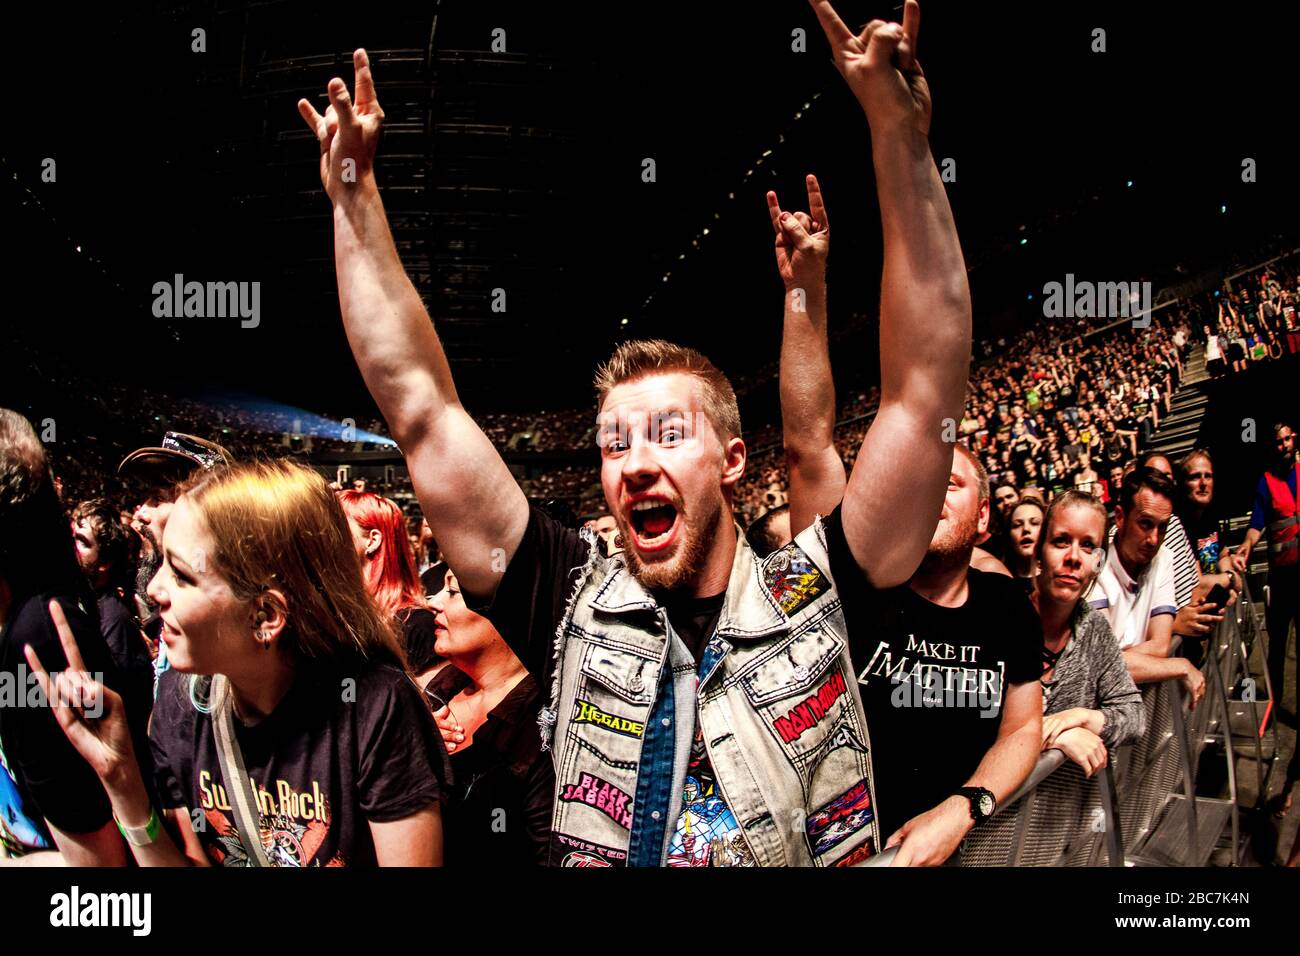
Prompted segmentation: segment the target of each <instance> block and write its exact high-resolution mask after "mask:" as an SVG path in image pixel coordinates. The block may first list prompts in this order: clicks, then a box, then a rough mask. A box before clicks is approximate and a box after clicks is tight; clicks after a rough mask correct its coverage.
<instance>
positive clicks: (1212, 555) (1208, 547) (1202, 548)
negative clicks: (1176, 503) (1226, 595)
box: [1179, 508, 1223, 574]
mask: <svg viewBox="0 0 1300 956" xmlns="http://www.w3.org/2000/svg"><path fill="white" fill-rule="evenodd" d="M1179 517H1180V518H1182V522H1183V528H1184V530H1186V531H1187V540H1188V541H1189V542H1190V543H1191V545H1192V550H1193V551H1195V552H1196V560H1197V561H1198V562H1199V563H1200V566H1201V572H1202V573H1203V574H1216V573H1218V567H1219V559H1220V558H1221V557H1222V555H1223V542H1221V541H1220V540H1219V516H1218V514H1217V512H1215V510H1214V509H1213V508H1209V509H1207V510H1206V512H1205V514H1203V515H1201V517H1199V518H1197V517H1195V516H1193V515H1192V513H1191V512H1190V511H1188V512H1186V513H1185V514H1182V515H1179Z"/></svg>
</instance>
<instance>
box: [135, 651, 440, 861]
mask: <svg viewBox="0 0 1300 956" xmlns="http://www.w3.org/2000/svg"><path fill="white" fill-rule="evenodd" d="M349 681H351V682H352V683H349ZM189 690H190V681H189V678H188V677H187V675H184V674H179V673H177V672H176V671H174V670H168V671H166V672H165V673H164V674H163V676H162V678H161V680H160V681H159V685H158V701H157V703H156V704H155V705H154V716H153V725H152V728H151V741H152V744H153V753H154V759H155V762H156V764H157V779H158V790H159V792H160V795H161V801H162V806H163V807H164V808H167V809H171V808H177V807H183V808H185V809H186V811H188V812H190V814H191V819H195V818H196V815H195V814H194V811H195V810H197V811H199V814H198V815H197V820H198V823H197V825H196V827H195V828H196V830H197V831H198V837H199V840H200V842H201V843H202V844H203V849H204V852H205V853H207V855H208V858H209V859H210V860H211V861H212V862H213V863H214V864H215V865H218V866H246V865H247V854H246V851H245V849H244V847H243V844H242V843H241V841H242V840H243V839H244V838H245V837H244V835H243V834H240V833H239V832H238V829H237V824H236V822H235V814H234V811H233V810H231V801H230V795H229V794H228V792H227V789H226V782H225V779H224V776H223V774H222V772H221V763H220V760H219V758H218V756H217V745H216V739H215V737H214V735H213V726H212V718H211V716H210V715H208V714H204V713H201V712H200V711H199V710H198V709H197V708H196V707H195V705H194V702H193V700H192V699H191V697H190V692H189ZM235 737H236V739H237V740H238V742H239V747H240V750H241V751H242V752H243V756H244V765H245V767H246V768H247V770H248V775H249V776H250V777H251V778H252V779H253V780H255V781H256V782H257V784H258V794H257V800H258V804H259V807H258V816H259V818H260V825H261V826H262V827H263V828H264V830H266V831H269V833H270V835H271V840H272V845H271V847H270V848H269V850H268V855H269V856H270V857H271V862H272V864H273V865H276V866H375V865H376V863H377V860H376V857H375V845H374V840H373V839H372V837H371V834H370V827H369V822H370V821H374V822H377V823H384V822H389V821H393V820H400V819H403V818H405V817H408V816H410V815H412V814H414V813H417V812H418V811H420V810H423V809H425V808H427V807H429V806H431V805H433V804H435V803H437V802H438V801H439V799H440V797H441V793H442V791H441V788H440V786H439V781H438V770H437V768H440V767H441V766H442V765H443V763H444V761H445V760H446V749H445V748H444V747H443V744H442V736H441V734H439V732H438V731H437V729H436V727H435V726H434V723H433V717H432V715H431V714H430V711H429V707H428V705H427V704H426V703H425V701H424V698H423V697H422V696H421V694H420V690H419V688H418V687H416V685H415V684H414V683H413V682H412V681H411V679H410V678H409V677H407V676H406V674H405V673H403V672H402V671H401V670H399V669H398V668H396V667H393V666H389V665H361V666H358V667H355V668H353V669H350V670H349V671H348V672H347V673H346V676H345V674H344V673H343V672H340V673H339V675H338V676H334V677H331V676H326V675H324V674H317V675H312V674H307V673H301V674H300V675H299V676H298V678H297V680H296V681H295V682H294V684H293V686H292V687H291V688H290V689H289V692H288V693H287V694H286V695H285V696H284V698H283V699H282V700H281V701H280V703H279V704H278V705H277V706H276V708H275V710H274V711H273V712H272V713H271V714H270V715H269V716H267V717H266V718H265V719H264V720H262V721H259V722H258V723H257V724H255V725H253V726H251V727H248V726H244V724H243V723H241V722H240V721H239V720H235Z"/></svg>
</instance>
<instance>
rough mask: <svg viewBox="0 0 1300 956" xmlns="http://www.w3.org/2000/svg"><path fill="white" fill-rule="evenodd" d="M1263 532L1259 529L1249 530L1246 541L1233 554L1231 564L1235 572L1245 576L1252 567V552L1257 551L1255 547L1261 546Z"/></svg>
mask: <svg viewBox="0 0 1300 956" xmlns="http://www.w3.org/2000/svg"><path fill="white" fill-rule="evenodd" d="M1261 533H1262V532H1260V530H1259V529H1258V528H1247V529H1246V539H1245V540H1244V541H1242V542H1241V544H1239V545H1238V546H1237V548H1236V550H1234V551H1233V552H1232V555H1231V564H1232V567H1233V569H1234V570H1236V571H1238V572H1240V573H1242V574H1245V573H1246V570H1247V568H1248V567H1249V566H1250V552H1252V551H1254V550H1255V545H1257V544H1259V539H1260V535H1261Z"/></svg>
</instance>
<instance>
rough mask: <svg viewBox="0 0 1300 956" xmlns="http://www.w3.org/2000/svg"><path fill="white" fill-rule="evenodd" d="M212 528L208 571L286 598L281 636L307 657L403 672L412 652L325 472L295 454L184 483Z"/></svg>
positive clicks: (236, 585)
mask: <svg viewBox="0 0 1300 956" xmlns="http://www.w3.org/2000/svg"><path fill="white" fill-rule="evenodd" d="M183 494H184V496H185V499H186V500H187V501H188V502H189V504H190V505H191V506H192V507H193V508H194V510H195V512H196V513H197V514H198V517H199V520H200V521H201V522H202V523H203V525H204V526H206V527H207V529H208V532H209V533H210V534H211V535H212V539H213V545H214V548H215V553H214V554H211V555H209V556H208V557H209V561H210V568H211V569H212V570H214V571H216V572H217V573H219V574H220V575H221V576H222V577H223V578H225V580H226V582H227V583H228V584H229V585H230V589H231V590H232V591H233V592H234V594H235V596H236V597H237V598H239V599H241V600H251V599H253V598H255V597H256V596H257V595H258V594H260V593H262V592H263V591H266V590H267V589H269V588H275V589H276V590H277V591H279V592H280V593H282V594H283V595H284V598H285V601H286V603H287V605H288V608H287V618H288V625H287V626H286V628H285V630H284V632H283V634H282V636H281V640H282V641H284V643H285V646H286V647H287V648H288V650H289V651H290V653H291V654H292V655H293V656H294V658H295V659H297V660H298V661H299V662H301V663H302V664H305V665H308V666H311V665H320V666H329V665H332V664H344V663H348V662H356V661H357V660H358V659H364V660H368V661H375V662H383V663H388V664H393V665H396V666H398V667H401V668H402V669H403V670H405V669H406V655H405V654H404V653H403V651H402V647H401V644H400V642H399V641H398V640H397V638H396V636H395V635H394V634H393V632H392V630H391V629H390V628H389V626H388V624H387V622H386V621H385V619H384V616H383V614H381V613H380V611H379V608H378V607H377V606H376V605H375V602H374V599H373V598H372V597H371V596H370V593H369V591H368V590H367V589H366V585H365V581H364V579H363V578H362V574H361V563H360V561H359V560H358V559H357V555H356V551H355V550H353V547H352V534H351V531H350V530H349V529H348V523H347V519H346V518H345V517H344V515H343V510H342V508H340V507H339V503H338V500H337V498H336V497H335V494H334V492H333V491H332V490H331V489H330V487H329V485H328V484H326V482H325V479H324V478H322V477H321V476H320V475H318V474H316V473H315V472H314V471H311V470H310V469H308V468H304V467H303V466H301V465H298V464H295V463H293V462H291V461H268V462H252V463H245V464H238V465H231V466H229V467H224V468H217V469H215V470H213V471H210V472H205V473H203V474H201V475H199V476H198V477H196V478H195V479H194V480H193V481H192V482H191V483H190V484H189V485H188V486H187V487H185V488H184V489H183Z"/></svg>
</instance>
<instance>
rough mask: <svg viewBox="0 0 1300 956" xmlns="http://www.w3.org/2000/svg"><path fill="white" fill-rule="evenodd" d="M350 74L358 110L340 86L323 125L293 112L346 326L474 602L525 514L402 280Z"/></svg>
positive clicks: (373, 116) (368, 104) (373, 102)
mask: <svg viewBox="0 0 1300 956" xmlns="http://www.w3.org/2000/svg"><path fill="white" fill-rule="evenodd" d="M353 65H354V66H355V69H356V81H355V87H356V94H357V99H356V103H355V104H354V103H353V102H352V99H351V97H350V96H349V95H348V90H347V85H346V84H345V83H344V82H343V81H342V80H341V79H339V78H337V77H335V78H334V79H332V80H330V82H329V100H330V105H329V108H328V109H327V110H326V112H325V115H324V116H321V115H320V114H319V113H317V112H316V110H315V108H313V107H312V105H311V104H310V103H309V102H307V100H305V99H304V100H300V101H299V102H298V111H299V112H300V113H301V114H302V117H303V119H304V120H306V122H307V124H308V125H309V126H310V127H311V128H312V129H313V131H315V133H316V137H317V139H318V140H319V141H320V176H321V183H322V184H323V185H324V186H325V192H326V194H327V195H328V196H329V198H330V201H331V202H332V203H333V204H334V264H335V269H336V271H337V273H338V283H339V305H340V307H341V309H342V312H343V325H344V328H345V329H346V331H347V336H348V343H349V344H350V345H351V347H352V354H353V355H354V356H355V357H356V360H357V365H358V366H359V367H360V369H361V375H362V377H363V378H364V379H365V382H366V387H367V388H369V389H370V394H371V395H372V396H374V399H375V402H376V403H377V404H378V405H379V409H380V411H381V412H382V413H383V416H384V419H385V420H386V421H387V422H388V427H389V428H390V429H391V430H392V433H393V437H394V438H396V439H397V443H398V445H399V446H400V447H401V449H402V453H403V454H404V455H405V456H406V462H407V466H408V467H409V469H410V472H411V480H412V483H413V484H414V486H415V492H416V495H417V497H418V498H419V499H420V507H421V509H422V510H423V511H424V514H425V516H426V517H427V518H428V521H429V527H430V529H432V531H433V535H434V537H435V538H437V539H438V544H439V545H440V546H441V548H442V551H443V554H444V555H446V558H447V564H448V565H449V566H450V567H451V569H452V570H453V571H455V572H456V576H457V577H458V578H459V579H460V580H461V582H462V583H463V584H464V585H465V587H466V588H468V589H469V590H470V591H471V592H472V593H474V594H476V595H479V596H482V597H489V596H491V595H492V594H494V593H495V591H496V586H497V583H498V581H499V580H500V574H499V569H502V568H504V567H505V564H506V562H508V561H509V559H510V558H511V557H513V555H514V552H515V549H516V548H517V547H518V546H519V541H520V540H521V539H522V537H523V533H524V529H525V527H526V526H527V524H528V502H527V500H526V499H525V498H524V495H523V492H522V491H521V490H520V489H519V486H518V485H517V484H516V483H515V480H514V478H513V477H512V476H511V474H510V471H509V469H507V468H506V465H505V462H503V461H502V460H501V456H500V455H498V454H497V451H496V449H495V448H494V447H493V446H492V443H491V442H490V441H488V438H487V436H486V435H484V434H483V432H482V431H481V430H480V429H479V427H478V426H477V425H476V424H475V423H474V421H473V419H471V418H470V417H469V414H468V413H467V412H466V411H465V408H464V406H462V405H461V403H460V399H459V398H458V397H457V395H456V386H455V383H454V382H453V381H452V377H451V368H450V367H449V366H448V364H447V356H446V354H445V353H444V352H443V349H442V343H441V342H440V341H439V340H438V335H437V333H436V332H435V331H434V328H433V322H432V320H431V319H430V318H429V313H428V312H427V311H426V310H425V308H424V303H423V302H421V301H420V296H419V293H417V292H416V290H415V286H414V285H412V284H411V280H410V279H409V278H408V277H407V275H406V270H405V269H403V268H402V262H401V259H400V258H399V257H398V254H397V247H396V246H395V245H394V244H393V236H392V233H391V232H390V231H389V228H388V220H387V217H386V216H385V214H384V205H383V202H382V201H381V200H380V198H379V189H378V187H377V186H376V185H375V176H374V165H373V163H374V155H375V145H376V143H377V141H378V138H379V129H380V125H381V124H382V122H383V119H384V113H383V110H381V109H380V108H379V102H378V100H377V99H376V98H375V87H374V81H373V79H372V78H371V75H370V62H369V60H368V59H367V57H366V53H365V51H364V50H357V51H356V52H355V53H354V54H353Z"/></svg>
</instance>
